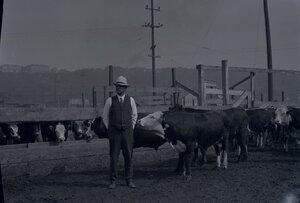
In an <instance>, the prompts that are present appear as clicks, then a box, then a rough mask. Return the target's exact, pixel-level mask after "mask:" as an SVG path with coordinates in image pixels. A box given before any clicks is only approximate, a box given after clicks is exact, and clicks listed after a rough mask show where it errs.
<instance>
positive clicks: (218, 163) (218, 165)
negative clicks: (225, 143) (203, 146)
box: [213, 144, 221, 168]
mask: <svg viewBox="0 0 300 203" xmlns="http://www.w3.org/2000/svg"><path fill="white" fill-rule="evenodd" d="M213 146H214V149H215V152H216V156H217V167H218V168H220V167H221V156H220V155H221V152H220V147H219V145H218V144H214V145H213Z"/></svg>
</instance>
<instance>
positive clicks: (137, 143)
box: [91, 112, 166, 150]
mask: <svg viewBox="0 0 300 203" xmlns="http://www.w3.org/2000/svg"><path fill="white" fill-rule="evenodd" d="M146 115H147V116H146ZM142 117H144V118H142ZM138 118H141V119H139V120H138V122H137V124H136V127H135V129H134V132H133V137H134V145H133V147H134V148H139V147H148V148H153V149H156V150H157V149H158V148H159V147H160V146H161V145H162V144H164V143H165V142H166V139H165V138H164V131H163V129H162V126H161V120H162V112H155V113H153V114H149V115H148V114H144V113H143V114H138ZM91 130H92V131H93V132H94V133H95V134H96V135H98V137H99V138H108V132H107V129H106V127H105V125H104V123H103V119H102V117H97V118H95V119H94V120H93V122H92V123H91Z"/></svg>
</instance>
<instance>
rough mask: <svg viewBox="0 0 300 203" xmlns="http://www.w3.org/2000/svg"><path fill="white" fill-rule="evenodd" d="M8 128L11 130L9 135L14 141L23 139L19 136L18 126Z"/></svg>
mask: <svg viewBox="0 0 300 203" xmlns="http://www.w3.org/2000/svg"><path fill="white" fill-rule="evenodd" d="M8 128H9V135H10V136H11V137H12V138H13V139H14V140H20V139H21V137H20V135H19V128H18V126H17V124H15V123H13V124H8Z"/></svg>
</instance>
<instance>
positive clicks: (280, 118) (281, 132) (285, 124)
mask: <svg viewBox="0 0 300 203" xmlns="http://www.w3.org/2000/svg"><path fill="white" fill-rule="evenodd" d="M291 122H292V117H291V115H290V114H289V113H288V107H287V106H283V105H282V106H279V107H278V108H276V110H275V123H276V125H277V131H278V132H277V133H278V136H279V138H280V140H281V141H282V142H283V148H284V150H285V151H286V152H287V151H288V142H289V138H290V124H291Z"/></svg>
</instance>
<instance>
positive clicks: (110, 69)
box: [108, 65, 114, 97]
mask: <svg viewBox="0 0 300 203" xmlns="http://www.w3.org/2000/svg"><path fill="white" fill-rule="evenodd" d="M113 80H114V67H113V66H112V65H109V66H108V86H109V87H111V86H112V85H113ZM108 95H109V96H110V97H111V96H112V92H111V91H110V90H109V93H108Z"/></svg>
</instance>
